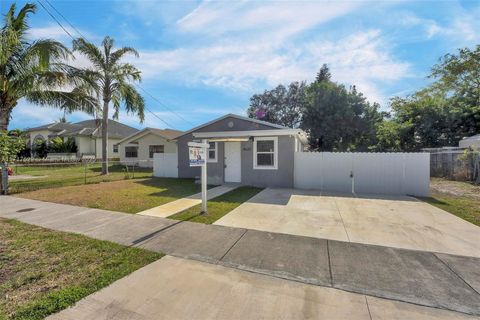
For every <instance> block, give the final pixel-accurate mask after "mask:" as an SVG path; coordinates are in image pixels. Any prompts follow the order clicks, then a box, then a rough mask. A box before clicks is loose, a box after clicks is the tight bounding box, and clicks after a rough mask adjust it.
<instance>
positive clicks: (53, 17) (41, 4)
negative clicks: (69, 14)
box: [37, 0, 75, 40]
mask: <svg viewBox="0 0 480 320" xmlns="http://www.w3.org/2000/svg"><path fill="white" fill-rule="evenodd" d="M37 2H38V4H39V5H40V6H41V7H42V8H43V9H44V10H45V11H46V12H47V13H48V15H49V16H50V17H52V19H53V20H55V22H56V23H57V24H58V25H59V26H60V28H62V29H63V31H65V33H66V34H68V35H69V36H70V38H72V39H74V40H75V38H74V37H73V36H72V34H71V33H70V32H68V30H67V29H65V28H64V27H63V25H62V24H61V23H60V21H58V20H57V18H56V17H55V16H54V15H53V14H52V13H51V12H50V11H48V9H47V8H46V7H45V6H44V5H43V3H42V2H41V1H40V0H37Z"/></svg>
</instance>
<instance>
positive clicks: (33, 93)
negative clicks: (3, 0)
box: [0, 3, 95, 130]
mask: <svg viewBox="0 0 480 320" xmlns="http://www.w3.org/2000/svg"><path fill="white" fill-rule="evenodd" d="M35 10H36V7H35V5H34V4H30V3H27V4H26V5H25V6H24V7H23V8H22V9H21V10H20V11H19V12H18V13H16V6H15V4H12V5H11V6H10V9H9V10H8V12H7V13H6V14H5V18H4V24H3V26H2V28H1V30H0V44H1V46H0V130H7V129H8V124H9V122H10V118H11V114H12V111H13V109H14V108H15V107H16V106H17V104H18V101H19V100H20V99H22V98H25V99H26V100H27V101H29V102H31V103H33V104H38V105H41V106H51V107H58V108H63V109H64V110H67V111H73V110H83V111H86V112H92V111H93V109H94V108H95V105H94V104H95V100H94V99H91V97H90V96H88V95H85V94H83V91H82V90H81V86H82V85H83V82H82V81H81V79H80V78H78V77H77V75H76V70H75V68H72V67H70V66H68V65H67V64H65V63H64V62H65V61H66V59H67V58H69V57H70V56H71V55H70V51H69V50H68V49H67V48H66V47H65V46H63V45H62V44H61V43H59V42H57V41H54V40H50V39H41V40H36V41H31V40H29V39H28V38H27V37H26V34H27V30H28V29H29V27H28V23H27V18H28V16H29V15H30V14H33V13H34V12H35ZM69 87H75V89H74V90H67V89H66V88H69Z"/></svg>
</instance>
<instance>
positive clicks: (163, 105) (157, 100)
mask: <svg viewBox="0 0 480 320" xmlns="http://www.w3.org/2000/svg"><path fill="white" fill-rule="evenodd" d="M45 1H46V2H47V3H48V4H49V5H50V7H52V8H53V10H55V12H57V14H59V15H60V16H61V17H62V18H63V20H65V21H66V22H67V23H68V25H69V26H70V27H72V29H73V30H75V31H76V32H77V33H78V34H79V35H80V37H81V38H83V39H84V40H86V41H88V40H87V38H86V37H85V36H84V35H83V34H82V33H81V32H80V31H79V30H78V29H77V28H75V26H73V24H71V23H70V22H69V21H68V19H67V18H66V17H65V16H64V15H63V14H62V13H61V12H60V11H59V10H57V9H56V8H55V6H53V5H52V3H51V2H49V1H48V0H45ZM37 2H38V3H39V4H40V5H41V6H42V8H43V9H45V11H46V12H47V13H48V14H49V15H50V17H52V19H54V20H55V22H56V23H57V24H58V25H59V26H60V27H61V28H62V29H63V31H65V32H66V33H67V34H68V35H69V36H70V38H72V40H75V37H73V36H72V34H71V33H70V32H68V30H66V29H65V28H64V27H63V25H62V24H61V23H60V21H58V20H57V19H56V17H55V16H54V15H52V14H51V13H50V11H49V10H47V8H45V6H44V5H43V4H42V3H41V1H40V0H37ZM133 85H135V86H136V87H138V88H139V89H141V90H142V91H143V92H145V93H146V94H147V95H148V96H149V97H150V98H152V99H153V100H155V101H156V102H157V103H159V104H160V105H161V106H162V107H164V108H165V109H166V110H168V111H169V112H170V113H172V114H174V115H176V116H177V117H178V118H180V119H182V120H183V121H185V122H187V123H188V124H190V125H192V126H193V125H194V124H193V123H192V122H190V121H189V120H187V119H186V118H184V117H183V116H181V115H180V114H179V113H177V112H175V111H173V110H172V109H170V108H169V107H168V106H167V105H165V104H164V103H163V102H161V101H160V100H159V99H158V98H156V97H155V96H153V95H152V94H151V93H150V92H148V91H147V90H146V89H145V88H143V87H142V86H140V84H138V83H133ZM145 109H146V110H147V111H148V112H150V113H151V114H152V115H153V116H155V117H156V118H157V119H159V120H161V121H162V122H163V123H165V124H166V125H167V126H169V127H171V128H173V126H171V125H170V124H168V123H167V122H166V121H165V120H163V119H161V118H160V117H159V116H158V115H157V114H155V113H154V112H153V111H151V110H150V109H149V108H148V107H146V106H145Z"/></svg>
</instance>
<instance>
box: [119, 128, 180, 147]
mask: <svg viewBox="0 0 480 320" xmlns="http://www.w3.org/2000/svg"><path fill="white" fill-rule="evenodd" d="M149 133H151V134H154V135H156V136H159V137H161V138H164V139H165V140H172V139H174V138H175V137H176V136H178V135H179V134H181V133H182V131H178V130H173V129H168V128H167V129H157V128H145V129H143V130H140V131H138V132H135V133H133V134H131V135H129V136H128V137H125V138H124V139H122V140H120V141H119V142H118V144H121V143H124V142H126V141H130V140H132V139H140V138H141V137H143V136H145V135H147V134H149Z"/></svg>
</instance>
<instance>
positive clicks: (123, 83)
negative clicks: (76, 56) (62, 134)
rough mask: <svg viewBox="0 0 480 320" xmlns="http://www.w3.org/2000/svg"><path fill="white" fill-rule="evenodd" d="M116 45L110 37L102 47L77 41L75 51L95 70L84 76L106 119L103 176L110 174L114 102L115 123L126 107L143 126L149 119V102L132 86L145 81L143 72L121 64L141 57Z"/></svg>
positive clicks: (103, 142) (129, 49) (127, 64)
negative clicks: (110, 118)
mask: <svg viewBox="0 0 480 320" xmlns="http://www.w3.org/2000/svg"><path fill="white" fill-rule="evenodd" d="M114 45H115V41H114V40H113V39H112V38H110V37H108V36H107V37H105V39H103V41H102V43H101V46H100V47H97V46H95V45H94V44H92V43H91V42H88V41H87V40H85V39H83V38H80V39H76V40H74V41H73V50H74V51H78V52H79V53H81V54H82V55H84V56H85V57H87V58H88V59H89V60H90V62H91V64H92V66H93V68H85V69H83V70H82V76H83V78H84V79H85V81H86V82H88V83H90V91H91V92H94V93H95V95H96V97H97V99H98V106H99V110H98V112H99V113H101V115H102V123H101V132H102V174H108V163H107V161H108V152H107V146H108V115H109V105H110V102H112V103H113V111H114V113H113V118H114V119H118V115H119V112H120V107H121V105H122V104H123V105H124V107H125V110H126V111H127V113H136V114H137V116H138V117H139V119H140V122H143V120H144V117H145V115H144V109H145V101H144V99H143V97H142V96H141V95H140V94H139V93H138V91H137V90H136V89H135V87H134V86H133V84H132V82H134V81H141V76H140V73H141V72H140V70H138V69H137V68H136V67H134V66H133V65H132V64H130V63H124V62H121V59H122V58H123V57H124V56H125V55H126V54H133V55H134V56H135V57H138V52H137V51H136V50H135V49H133V48H131V47H123V48H120V49H117V50H114ZM102 102H103V103H102ZM102 105H103V106H102Z"/></svg>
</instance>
